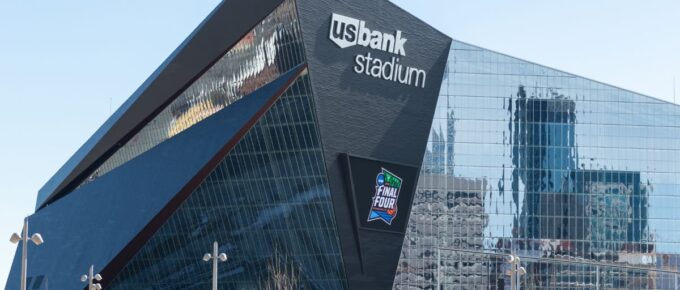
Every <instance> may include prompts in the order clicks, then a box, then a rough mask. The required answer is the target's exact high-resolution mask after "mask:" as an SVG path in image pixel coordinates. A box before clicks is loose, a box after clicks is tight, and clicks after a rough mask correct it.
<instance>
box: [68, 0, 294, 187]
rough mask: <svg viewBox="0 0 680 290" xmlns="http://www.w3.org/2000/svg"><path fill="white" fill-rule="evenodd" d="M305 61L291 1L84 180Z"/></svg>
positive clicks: (244, 38)
mask: <svg viewBox="0 0 680 290" xmlns="http://www.w3.org/2000/svg"><path fill="white" fill-rule="evenodd" d="M225 29H228V28H225ZM303 62H304V55H303V48H302V38H301V35H300V29H299V26H298V23H297V12H296V9H295V3H294V1H293V0H287V1H285V2H284V3H283V4H282V5H281V6H279V7H278V8H277V9H276V10H275V11H273V12H272V13H271V14H270V15H269V16H267V18H265V19H264V20H263V21H262V22H261V23H260V24H259V25H257V26H256V27H255V28H253V29H252V30H251V31H250V32H249V33H248V34H246V36H245V37H243V39H241V40H240V41H239V42H238V43H237V44H236V45H235V46H234V47H233V48H232V49H231V50H230V51H229V52H227V53H226V54H225V55H224V56H223V57H222V58H221V59H220V60H219V61H218V62H217V63H215V65H213V66H212V67H211V68H210V69H208V70H207V71H206V72H205V73H204V74H203V75H202V76H201V77H200V78H199V79H198V80H196V81H195V82H194V83H193V84H192V85H191V86H190V87H189V88H187V89H186V90H185V91H184V92H183V93H182V94H181V95H179V96H178V97H177V99H175V100H174V101H173V102H172V103H171V104H170V105H169V106H168V107H166V108H165V109H164V110H163V111H162V112H161V113H160V114H158V116H156V117H155V118H154V119H153V120H151V122H149V123H148V124H147V125H146V126H145V127H144V128H143V129H142V130H141V131H140V132H139V133H137V134H136V135H135V136H134V137H132V139H130V141H128V142H127V143H126V144H125V145H124V146H123V147H121V148H120V149H119V150H118V151H116V153H114V154H113V155H112V156H111V157H110V158H109V159H108V160H106V161H105V162H104V163H103V164H102V165H101V166H100V167H99V168H98V169H96V170H95V171H94V172H93V173H92V174H91V175H90V177H89V178H88V179H87V180H85V182H84V183H83V184H85V183H87V182H90V181H92V180H94V179H96V178H97V177H99V176H102V175H104V174H106V173H108V172H109V171H111V170H113V169H115V168H116V167H118V166H120V165H122V164H124V163H126V162H128V161H130V160H131V159H133V158H135V157H137V156H139V155H140V154H142V153H144V152H146V151H147V150H149V149H151V148H153V147H155V146H156V145H158V144H160V143H161V142H163V141H165V140H167V139H169V138H172V137H173V136H175V135H177V134H179V133H180V132H182V131H184V130H186V129H187V128H189V127H191V126H193V125H194V124H196V123H198V122H200V121H201V120H203V119H205V118H207V117H209V116H211V115H212V114H214V113H216V112H218V111H220V110H221V109H223V108H224V107H226V106H229V105H230V104H231V103H233V102H235V101H237V100H239V99H240V98H242V97H243V96H245V95H248V94H250V93H251V92H253V91H255V90H257V89H258V88H260V87H262V86H263V85H264V84H267V83H269V82H271V81H272V80H274V79H276V78H277V77H278V76H280V75H281V74H282V73H284V72H287V71H288V70H290V69H292V68H293V67H295V66H297V65H299V64H301V63H303ZM81 185H82V184H81Z"/></svg>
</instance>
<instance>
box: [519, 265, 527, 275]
mask: <svg viewBox="0 0 680 290" xmlns="http://www.w3.org/2000/svg"><path fill="white" fill-rule="evenodd" d="M526 273H527V269H526V268H524V267H519V275H520V276H523V275H525V274H526Z"/></svg>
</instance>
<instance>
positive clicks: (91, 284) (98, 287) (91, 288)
mask: <svg viewBox="0 0 680 290" xmlns="http://www.w3.org/2000/svg"><path fill="white" fill-rule="evenodd" d="M95 280H96V281H97V282H100V281H101V280H102V275H99V274H95V273H94V265H90V272H89V274H87V275H83V276H81V277H80V281H81V282H87V289H88V290H102V284H99V283H95Z"/></svg>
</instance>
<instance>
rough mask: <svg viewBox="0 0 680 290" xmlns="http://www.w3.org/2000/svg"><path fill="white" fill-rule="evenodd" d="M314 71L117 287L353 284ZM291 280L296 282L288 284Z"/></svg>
mask: <svg viewBox="0 0 680 290" xmlns="http://www.w3.org/2000/svg"><path fill="white" fill-rule="evenodd" d="M310 90H311V89H310V83H309V78H308V76H307V74H306V72H305V73H304V75H303V76H301V77H300V78H299V79H298V80H297V81H296V82H295V83H294V84H293V85H292V86H291V87H290V88H289V89H288V90H287V91H286V93H285V94H284V95H283V96H281V97H280V99H279V100H278V101H277V102H276V103H275V104H274V106H273V107H272V108H271V109H270V110H269V111H268V112H267V113H266V114H265V115H264V116H263V117H262V118H261V119H260V120H259V121H258V123H257V124H256V125H255V126H254V127H253V128H252V129H251V130H250V131H249V132H248V133H247V134H246V135H245V136H244V137H243V138H242V139H241V141H240V142H239V143H238V144H237V145H236V147H235V148H234V149H233V150H232V151H231V152H230V153H229V154H228V155H227V157H226V158H224V160H222V161H221V162H220V164H219V166H218V167H217V168H216V169H215V170H214V171H213V172H212V173H211V174H210V175H209V176H208V177H207V179H206V180H205V181H203V183H202V184H201V185H200V186H199V187H198V189H196V190H195V191H194V192H193V193H192V194H191V196H190V197H189V198H188V199H187V200H186V201H185V202H184V203H183V204H182V205H181V206H180V207H179V209H178V210H177V211H176V212H175V213H174V214H173V215H172V216H171V217H170V218H169V219H168V220H167V221H166V222H165V223H164V224H163V226H162V227H161V228H160V229H159V230H158V232H157V233H156V234H155V235H154V236H153V238H152V239H151V240H150V241H148V242H147V243H146V244H145V246H144V248H142V250H141V251H140V252H139V253H137V255H136V256H135V257H134V258H133V259H132V260H131V261H130V262H129V263H128V264H127V266H126V267H125V268H124V269H123V271H122V272H121V273H120V274H118V276H117V277H115V278H114V280H113V281H112V284H110V286H108V287H107V289H178V290H179V289H207V288H209V287H210V283H211V282H210V281H211V274H212V272H211V271H210V269H211V264H210V263H205V262H203V261H202V260H201V257H202V256H203V254H204V253H206V252H209V251H210V250H211V245H212V242H213V241H220V243H221V244H220V245H221V246H220V252H224V253H226V254H227V255H228V257H229V261H228V263H222V264H221V265H220V268H219V277H220V289H344V288H346V286H345V283H346V282H345V278H344V273H343V268H342V258H341V253H340V246H339V241H338V236H337V234H336V225H335V222H334V217H333V207H332V204H331V200H330V191H329V188H328V180H327V177H326V171H325V167H324V162H323V157H322V150H321V145H320V140H319V135H318V131H317V128H316V120H315V117H314V114H313V100H312V96H311V91H310ZM281 285H284V286H286V288H278V287H280V286H281Z"/></svg>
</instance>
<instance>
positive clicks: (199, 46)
mask: <svg viewBox="0 0 680 290" xmlns="http://www.w3.org/2000/svg"><path fill="white" fill-rule="evenodd" d="M281 2H282V0H252V1H238V0H230V1H224V2H222V3H221V4H220V5H219V6H218V7H217V8H215V10H214V11H213V12H212V13H211V14H210V16H208V17H207V18H206V20H204V21H203V23H201V25H199V27H198V28H196V30H195V31H194V32H193V33H192V34H191V35H190V36H189V37H188V38H187V39H186V40H185V41H184V42H183V43H182V44H181V45H180V46H179V47H178V48H177V49H176V50H175V52H173V54H172V55H170V57H168V59H167V60H166V61H165V62H164V63H163V64H162V65H161V66H160V67H159V68H158V69H157V70H156V71H155V72H154V73H153V74H152V75H151V76H150V77H149V79H147V80H146V81H145V82H144V84H142V86H141V87H140V88H139V89H137V91H135V93H134V94H133V95H132V96H131V97H130V98H129V99H128V100H127V101H126V102H125V103H124V104H123V105H122V106H121V107H120V108H119V109H118V110H116V112H115V113H114V114H113V115H112V116H111V117H110V118H109V119H108V120H107V121H106V122H105V123H104V125H102V126H101V127H100V128H99V129H98V130H97V132H96V133H95V134H94V135H93V136H92V137H90V139H89V140H88V141H87V142H86V143H85V144H84V145H83V146H82V147H81V148H80V149H78V151H77V152H76V153H75V154H74V155H73V156H72V157H71V158H70V159H69V160H68V161H67V162H66V163H65V164H64V165H63V166H62V167H61V168H60V169H59V170H58V171H57V173H56V174H55V175H54V176H53V177H52V178H50V180H49V181H48V182H47V183H46V184H45V185H44V186H43V187H42V188H41V189H40V190H39V192H38V200H37V203H36V208H40V207H42V206H44V205H45V204H46V203H49V202H50V201H51V200H53V199H55V198H59V197H61V196H63V195H64V194H66V193H68V191H70V190H73V188H74V187H75V186H76V184H77V183H78V182H79V181H80V180H82V179H83V178H85V177H86V176H87V175H88V174H89V173H90V172H89V171H90V170H92V169H94V168H96V166H98V165H99V164H100V163H101V162H103V161H104V159H105V158H106V157H108V156H110V155H111V154H113V152H115V150H116V149H117V148H119V147H120V146H122V145H123V144H125V142H126V141H127V139H129V138H131V137H132V136H133V135H134V133H136V132H137V131H139V130H140V129H141V128H142V127H143V126H144V125H145V124H146V123H147V122H148V121H149V120H151V119H152V118H153V117H154V116H155V115H156V114H157V113H158V112H159V111H160V110H161V109H162V108H163V107H164V106H165V105H167V104H168V103H169V102H171V101H172V100H173V99H174V98H175V97H176V96H177V95H178V94H179V93H181V92H182V91H183V90H184V89H185V88H186V87H187V86H188V85H189V84H191V82H193V80H194V79H195V78H197V77H198V76H199V75H200V74H201V73H202V72H204V71H205V70H206V69H207V68H209V67H210V65H211V64H212V63H214V62H215V61H217V60H218V59H219V57H220V56H221V55H223V54H224V53H225V52H226V51H228V50H229V49H230V48H231V47H232V46H233V45H234V44H236V43H237V42H238V40H240V39H241V38H242V36H243V35H244V34H246V33H247V32H248V31H249V30H250V29H251V28H252V27H253V26H255V25H256V24H257V23H259V22H260V21H261V20H262V19H263V18H264V17H266V16H267V15H268V14H269V13H270V12H271V11H273V10H274V9H275V8H276V7H277V6H278V5H279V4H281Z"/></svg>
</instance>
